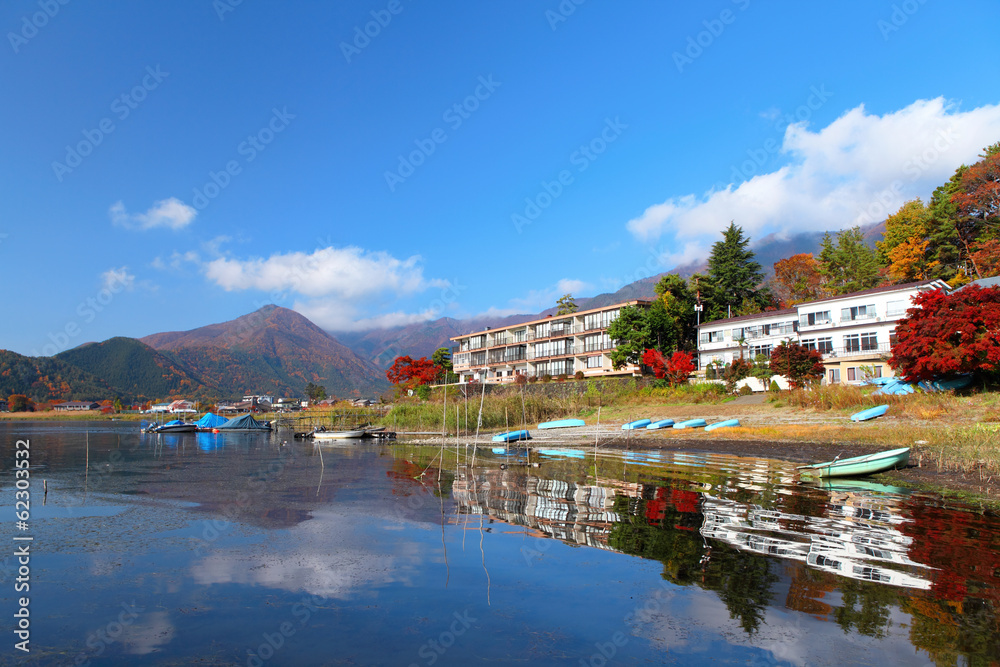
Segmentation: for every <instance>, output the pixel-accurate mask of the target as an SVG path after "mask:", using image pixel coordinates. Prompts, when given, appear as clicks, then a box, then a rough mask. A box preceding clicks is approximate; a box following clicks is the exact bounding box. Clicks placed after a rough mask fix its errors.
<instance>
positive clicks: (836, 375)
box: [829, 368, 840, 384]
mask: <svg viewBox="0 0 1000 667" xmlns="http://www.w3.org/2000/svg"><path fill="white" fill-rule="evenodd" d="M829 377H830V384H837V383H839V382H840V369H839V368H831V369H830V376H829Z"/></svg>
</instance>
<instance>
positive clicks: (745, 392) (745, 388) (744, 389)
mask: <svg viewBox="0 0 1000 667" xmlns="http://www.w3.org/2000/svg"><path fill="white" fill-rule="evenodd" d="M737 393H739V395H740V396H749V395H750V394H752V393H753V389H751V388H750V385H748V384H745V385H743V386H742V387H740V390H739V392H737Z"/></svg>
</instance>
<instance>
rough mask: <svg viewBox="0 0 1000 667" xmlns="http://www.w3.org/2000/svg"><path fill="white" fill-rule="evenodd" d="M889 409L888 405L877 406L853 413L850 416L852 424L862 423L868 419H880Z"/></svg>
mask: <svg viewBox="0 0 1000 667" xmlns="http://www.w3.org/2000/svg"><path fill="white" fill-rule="evenodd" d="M888 409H889V406H888V405H878V406H876V407H874V408H868V409H867V410H862V411H861V412H855V413H854V414H853V415H851V421H852V422H863V421H868V420H869V419H875V418H876V417H881V416H882V415H884V414H885V412H886V410H888Z"/></svg>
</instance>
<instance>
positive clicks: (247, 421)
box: [217, 412, 271, 431]
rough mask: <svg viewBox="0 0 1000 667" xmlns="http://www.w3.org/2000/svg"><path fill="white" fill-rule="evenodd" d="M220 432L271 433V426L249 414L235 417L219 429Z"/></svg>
mask: <svg viewBox="0 0 1000 667" xmlns="http://www.w3.org/2000/svg"><path fill="white" fill-rule="evenodd" d="M217 428H218V429H219V430H220V431H270V430H271V426H270V425H269V424H264V423H262V422H259V421H257V420H256V419H254V418H253V415H252V414H250V413H249V412H248V413H247V414H245V415H241V416H239V417H233V418H232V419H230V420H229V421H227V422H226V423H225V424H222V425H221V426H218V427H217Z"/></svg>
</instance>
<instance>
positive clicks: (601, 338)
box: [583, 334, 611, 352]
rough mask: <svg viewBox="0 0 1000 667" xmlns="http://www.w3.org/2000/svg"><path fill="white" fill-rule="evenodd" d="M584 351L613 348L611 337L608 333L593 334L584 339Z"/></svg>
mask: <svg viewBox="0 0 1000 667" xmlns="http://www.w3.org/2000/svg"><path fill="white" fill-rule="evenodd" d="M583 345H584V352H598V351H600V350H608V349H611V337H610V336H608V334H592V335H590V336H587V337H586V338H584V339H583Z"/></svg>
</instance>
